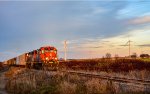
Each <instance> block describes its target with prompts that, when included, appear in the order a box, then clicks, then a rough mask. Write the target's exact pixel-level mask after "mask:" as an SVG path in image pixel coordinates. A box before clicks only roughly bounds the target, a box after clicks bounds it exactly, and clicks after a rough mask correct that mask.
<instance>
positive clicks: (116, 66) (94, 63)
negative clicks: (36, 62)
mask: <svg viewBox="0 0 150 94" xmlns="http://www.w3.org/2000/svg"><path fill="white" fill-rule="evenodd" d="M60 66H61V67H62V68H67V69H76V70H96V71H107V72H109V71H113V72H120V71H125V72H129V71H132V70H150V62H148V61H143V60H139V59H116V60H112V59H88V60H69V61H66V62H65V61H64V62H60Z"/></svg>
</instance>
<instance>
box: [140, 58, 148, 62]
mask: <svg viewBox="0 0 150 94" xmlns="http://www.w3.org/2000/svg"><path fill="white" fill-rule="evenodd" d="M141 60H143V61H146V62H150V58H141Z"/></svg>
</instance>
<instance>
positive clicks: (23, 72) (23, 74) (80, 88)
mask: <svg viewBox="0 0 150 94" xmlns="http://www.w3.org/2000/svg"><path fill="white" fill-rule="evenodd" d="M59 70H77V71H86V72H88V71H89V72H93V73H96V74H100V75H104V76H113V77H123V78H130V79H142V80H150V62H149V61H145V60H139V59H86V60H69V61H67V62H64V61H63V62H60V65H59ZM59 70H58V71H53V72H48V71H43V70H33V69H25V68H16V67H12V68H10V70H9V71H7V72H6V73H5V75H6V76H7V77H8V78H9V79H10V80H9V81H8V83H7V84H6V90H7V91H8V92H9V93H10V94H148V93H150V89H149V88H150V86H144V85H141V86H138V85H133V84H125V83H124V84H123V83H116V82H112V81H110V80H102V79H97V78H88V77H81V76H79V75H77V74H76V75H72V74H69V73H64V72H61V71H59ZM139 87H140V88H139Z"/></svg>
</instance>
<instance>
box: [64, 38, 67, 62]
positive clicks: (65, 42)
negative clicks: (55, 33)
mask: <svg viewBox="0 0 150 94" xmlns="http://www.w3.org/2000/svg"><path fill="white" fill-rule="evenodd" d="M64 52H65V53H64V54H65V58H64V59H65V61H66V60H67V41H66V40H65V41H64Z"/></svg>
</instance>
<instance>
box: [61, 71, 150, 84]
mask: <svg viewBox="0 0 150 94" xmlns="http://www.w3.org/2000/svg"><path fill="white" fill-rule="evenodd" d="M62 72H67V73H70V74H78V75H80V76H86V77H94V78H100V79H105V80H111V81H114V82H122V83H133V84H142V85H150V80H143V79H132V78H122V77H113V76H104V75H100V74H94V73H90V72H79V71H62Z"/></svg>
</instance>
